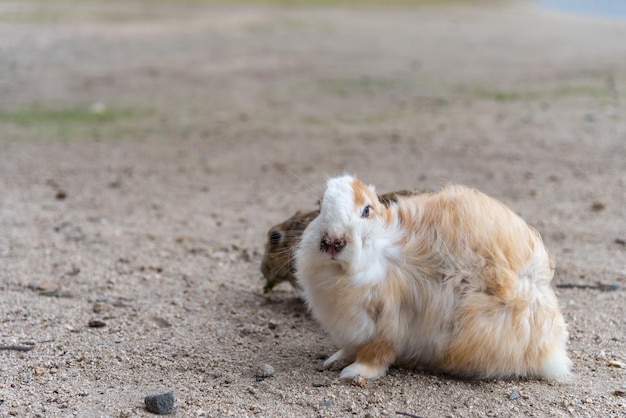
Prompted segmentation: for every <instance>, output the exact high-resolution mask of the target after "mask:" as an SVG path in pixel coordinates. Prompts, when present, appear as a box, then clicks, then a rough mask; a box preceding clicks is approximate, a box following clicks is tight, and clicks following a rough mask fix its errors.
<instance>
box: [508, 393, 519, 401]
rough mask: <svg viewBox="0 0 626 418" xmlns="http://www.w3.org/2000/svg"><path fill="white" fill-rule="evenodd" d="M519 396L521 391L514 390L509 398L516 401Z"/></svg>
mask: <svg viewBox="0 0 626 418" xmlns="http://www.w3.org/2000/svg"><path fill="white" fill-rule="evenodd" d="M517 398H519V393H517V392H512V393H511V394H510V395H509V400H511V401H514V400H516V399H517Z"/></svg>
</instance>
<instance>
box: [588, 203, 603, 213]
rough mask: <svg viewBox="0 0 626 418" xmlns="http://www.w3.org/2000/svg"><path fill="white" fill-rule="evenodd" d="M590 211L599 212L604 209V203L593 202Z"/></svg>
mask: <svg viewBox="0 0 626 418" xmlns="http://www.w3.org/2000/svg"><path fill="white" fill-rule="evenodd" d="M591 209H592V210H593V211H594V212H600V211H601V210H604V209H606V203H604V202H600V201H597V202H593V204H592V205H591Z"/></svg>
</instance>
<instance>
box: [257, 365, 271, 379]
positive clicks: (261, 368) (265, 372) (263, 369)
mask: <svg viewBox="0 0 626 418" xmlns="http://www.w3.org/2000/svg"><path fill="white" fill-rule="evenodd" d="M254 375H255V376H256V377H261V378H266V377H272V376H273V375H274V368H273V367H272V366H271V365H269V364H267V363H262V364H259V365H258V366H257V368H256V370H255V371H254Z"/></svg>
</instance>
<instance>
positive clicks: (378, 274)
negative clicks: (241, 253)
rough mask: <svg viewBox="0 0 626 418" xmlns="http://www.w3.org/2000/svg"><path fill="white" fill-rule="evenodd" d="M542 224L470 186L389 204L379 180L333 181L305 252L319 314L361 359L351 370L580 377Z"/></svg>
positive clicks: (300, 270)
mask: <svg viewBox="0 0 626 418" xmlns="http://www.w3.org/2000/svg"><path fill="white" fill-rule="evenodd" d="M553 274H554V268H553V267H552V265H551V262H550V258H549V256H548V253H547V251H546V249H545V247H544V245H543V242H542V239H541V236H540V235H539V233H538V232H537V231H536V230H535V229H533V228H531V227H529V226H528V225H527V224H526V222H524V220H522V219H521V218H520V217H519V216H517V215H516V214H515V213H513V212H512V211H511V210H510V209H509V208H507V207H506V206H505V205H504V204H502V203H500V202H498V201H496V200H495V199H492V198H490V197H488V196H486V195H484V194H482V193H480V192H478V191H476V190H473V189H469V188H467V187H464V186H448V187H445V188H444V189H443V190H442V191H440V192H438V193H424V194H418V195H413V196H400V197H398V199H397V201H396V202H392V203H391V204H390V205H389V206H384V205H383V204H381V203H380V202H379V200H378V198H377V197H376V193H375V191H374V188H373V187H372V186H366V185H365V184H363V183H362V182H361V181H359V180H358V179H356V178H354V177H352V176H348V175H344V176H341V177H336V178H332V179H330V180H328V182H327V184H326V190H325V191H324V194H323V197H322V199H321V201H320V215H319V216H318V217H317V218H315V219H314V220H313V221H312V222H311V223H310V224H309V226H308V227H307V228H306V230H305V231H304V233H303V236H302V240H301V242H300V244H299V245H298V247H297V249H296V275H297V278H298V281H299V283H300V284H301V286H302V288H303V290H304V296H305V299H306V301H307V303H308V305H309V308H310V310H311V311H312V312H313V314H314V316H315V317H316V318H317V319H318V320H319V322H320V323H321V324H322V326H323V327H324V328H325V329H326V330H327V331H328V332H329V333H330V335H331V336H332V337H333V339H334V340H335V341H336V343H337V344H338V345H339V347H340V350H339V351H338V352H336V353H335V354H333V355H332V356H331V357H330V358H329V359H328V360H326V362H325V363H324V366H325V367H329V366H331V365H333V364H335V363H337V362H339V361H348V362H352V364H350V365H349V366H347V367H345V368H344V369H343V370H342V372H341V378H343V379H351V378H353V377H355V376H357V375H360V376H362V377H364V378H366V379H376V378H378V377H381V376H383V375H384V374H385V373H386V371H387V369H388V367H389V366H390V365H391V364H401V365H408V366H421V367H426V368H430V369H434V370H439V371H443V372H446V373H450V374H454V375H457V376H465V377H474V378H500V377H513V376H527V377H534V378H545V379H558V378H563V377H566V376H567V375H568V374H569V371H570V366H571V362H570V360H569V358H568V356H567V353H566V344H567V338H568V334H567V329H566V325H565V322H564V320H563V316H562V315H561V312H560V310H559V305H558V302H557V299H556V296H555V294H554V292H553V290H552V288H551V286H550V281H551V279H552V276H553Z"/></svg>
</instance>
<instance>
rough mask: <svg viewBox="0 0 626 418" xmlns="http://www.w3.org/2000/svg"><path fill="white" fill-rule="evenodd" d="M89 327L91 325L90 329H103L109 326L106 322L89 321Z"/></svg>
mask: <svg viewBox="0 0 626 418" xmlns="http://www.w3.org/2000/svg"><path fill="white" fill-rule="evenodd" d="M88 325H89V328H103V327H106V326H107V324H106V322H104V321H100V320H98V319H94V320H91V321H89V324H88Z"/></svg>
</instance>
